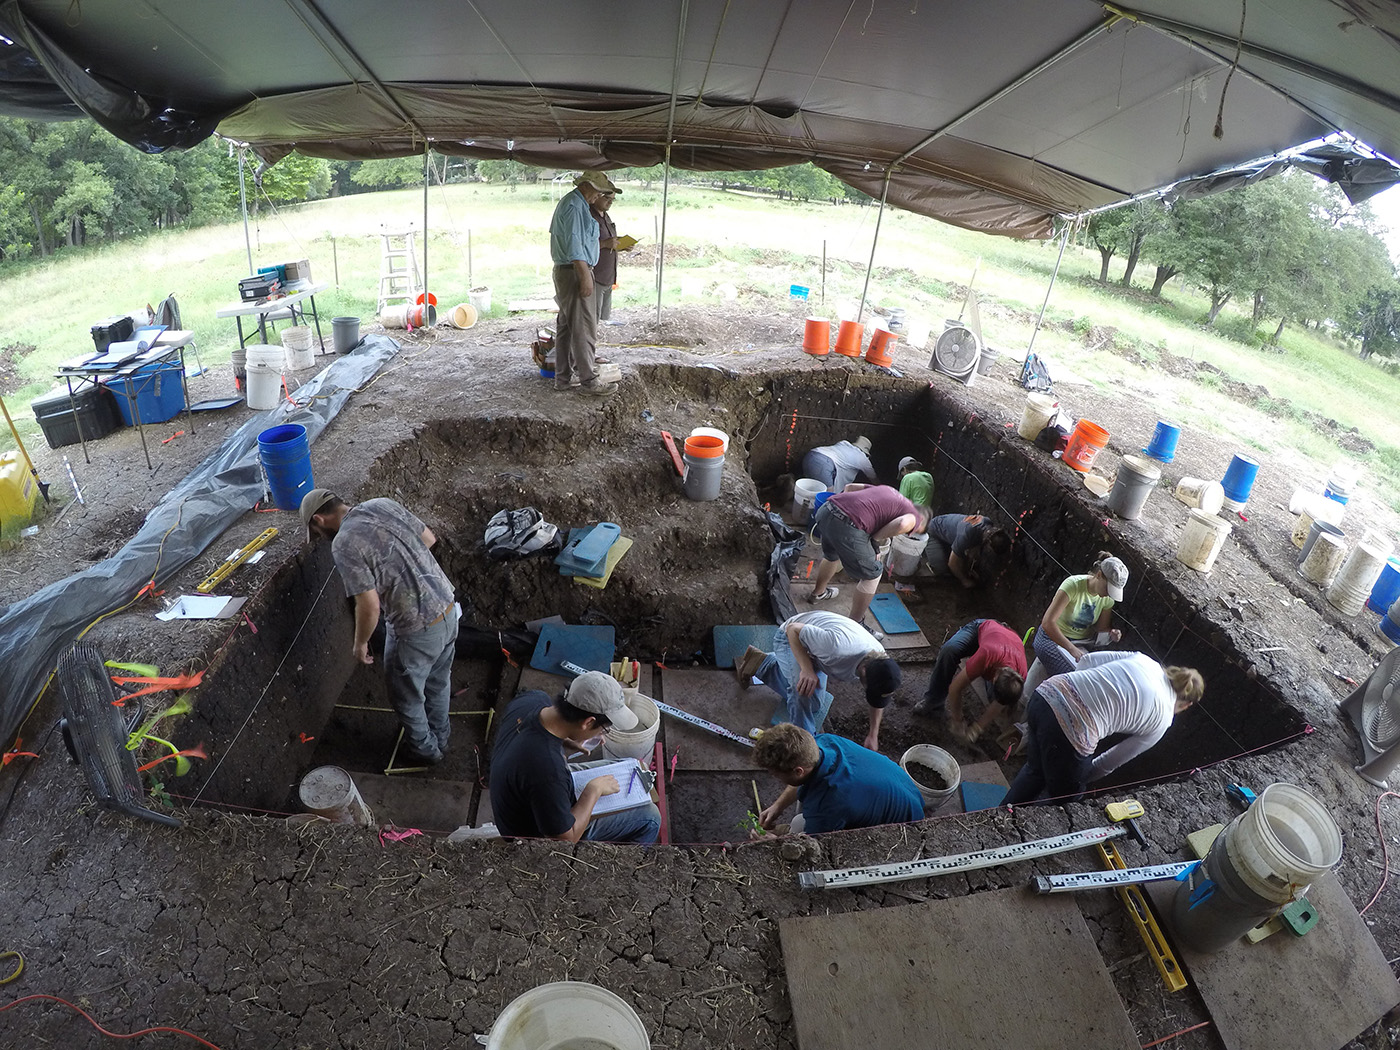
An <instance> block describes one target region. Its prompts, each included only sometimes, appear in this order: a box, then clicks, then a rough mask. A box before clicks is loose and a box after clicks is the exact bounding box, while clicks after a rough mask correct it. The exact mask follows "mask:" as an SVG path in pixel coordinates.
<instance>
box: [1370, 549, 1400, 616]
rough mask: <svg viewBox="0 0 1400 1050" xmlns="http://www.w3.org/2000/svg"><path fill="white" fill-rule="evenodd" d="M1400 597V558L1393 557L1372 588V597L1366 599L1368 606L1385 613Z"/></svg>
mask: <svg viewBox="0 0 1400 1050" xmlns="http://www.w3.org/2000/svg"><path fill="white" fill-rule="evenodd" d="M1396 599H1400V558H1391V559H1390V560H1388V561H1387V562H1386V563H1385V568H1383V569H1382V570H1381V574H1380V578H1379V579H1377V580H1376V585H1375V586H1374V587H1372V588H1371V597H1369V598H1367V599H1366V608H1368V609H1370V610H1371V611H1372V612H1378V613H1383V612H1386V611H1387V610H1389V609H1390V607H1391V606H1392V605H1394V604H1395V602H1396Z"/></svg>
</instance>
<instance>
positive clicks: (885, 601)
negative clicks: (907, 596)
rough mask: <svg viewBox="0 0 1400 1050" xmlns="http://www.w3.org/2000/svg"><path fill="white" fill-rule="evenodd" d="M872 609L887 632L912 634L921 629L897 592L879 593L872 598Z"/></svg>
mask: <svg viewBox="0 0 1400 1050" xmlns="http://www.w3.org/2000/svg"><path fill="white" fill-rule="evenodd" d="M870 611H871V612H872V613H874V614H875V619H876V620H878V621H879V623H880V629H881V630H883V631H884V632H885V633H886V634H910V633H912V632H914V631H917V630H918V629H919V624H918V621H916V620H915V619H914V617H912V616H910V615H909V610H908V609H906V608H905V607H904V602H903V601H901V600H900V597H899V595H897V594H877V595H875V597H873V598H871V599H870Z"/></svg>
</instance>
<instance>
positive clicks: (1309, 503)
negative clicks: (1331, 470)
mask: <svg viewBox="0 0 1400 1050" xmlns="http://www.w3.org/2000/svg"><path fill="white" fill-rule="evenodd" d="M1345 516H1346V507H1345V506H1344V505H1343V504H1341V503H1337V502H1335V501H1333V500H1330V499H1328V498H1327V497H1325V496H1323V495H1321V494H1319V493H1313V494H1312V495H1310V496H1308V497H1307V498H1305V499H1304V500H1303V501H1302V506H1301V508H1300V509H1299V511H1298V520H1297V521H1295V522H1294V523H1293V546H1295V547H1297V548H1298V549H1299V550H1302V549H1303V544H1305V543H1307V542H1308V533H1309V532H1311V530H1312V527H1313V523H1314V522H1318V521H1320V522H1322V523H1323V524H1324V525H1331V526H1333V527H1334V528H1337V529H1340V528H1341V526H1342V518H1343V517H1345Z"/></svg>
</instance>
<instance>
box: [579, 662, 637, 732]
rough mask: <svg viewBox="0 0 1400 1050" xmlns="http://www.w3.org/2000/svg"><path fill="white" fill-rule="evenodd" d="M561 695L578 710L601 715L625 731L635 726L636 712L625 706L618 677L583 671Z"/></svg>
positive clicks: (615, 727)
mask: <svg viewBox="0 0 1400 1050" xmlns="http://www.w3.org/2000/svg"><path fill="white" fill-rule="evenodd" d="M564 699H565V700H567V701H568V702H569V703H571V704H573V705H574V706H575V707H577V708H578V709H579V710H580V711H589V712H592V713H593V714H595V715H602V716H603V717H604V718H606V719H607V720H608V721H609V722H611V723H612V726H613V728H614V729H621V730H622V731H623V732H624V733H625V732H626V731H627V730H629V729H635V728H636V727H637V714H636V712H635V711H633V710H632V709H631V708H630V707H628V706H627V701H626V699H625V698H624V697H623V695H622V686H620V685H619V684H618V682H617V679H616V678H614V677H613V676H612V675H610V674H606V673H605V672H603V671H585V672H584V673H583V674H581V675H579V676H578V677H577V678H575V679H574V680H573V681H572V682H570V683H569V688H568V689H566V690H565V691H564Z"/></svg>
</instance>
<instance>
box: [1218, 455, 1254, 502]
mask: <svg viewBox="0 0 1400 1050" xmlns="http://www.w3.org/2000/svg"><path fill="white" fill-rule="evenodd" d="M1258 474H1259V464H1258V463H1256V462H1255V461H1254V460H1252V459H1250V458H1249V457H1248V456H1236V457H1235V458H1234V459H1232V460H1230V465H1229V466H1228V467H1227V468H1225V476H1224V477H1223V478H1221V479H1220V487H1221V488H1223V489H1224V490H1225V509H1226V510H1233V511H1235V512H1236V513H1238V512H1239V511H1242V510H1244V505H1245V504H1246V503H1248V502H1249V494H1250V492H1252V491H1253V490H1254V479H1255V477H1257V476H1258Z"/></svg>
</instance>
